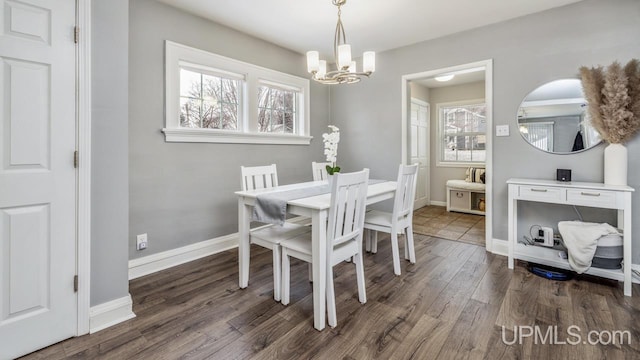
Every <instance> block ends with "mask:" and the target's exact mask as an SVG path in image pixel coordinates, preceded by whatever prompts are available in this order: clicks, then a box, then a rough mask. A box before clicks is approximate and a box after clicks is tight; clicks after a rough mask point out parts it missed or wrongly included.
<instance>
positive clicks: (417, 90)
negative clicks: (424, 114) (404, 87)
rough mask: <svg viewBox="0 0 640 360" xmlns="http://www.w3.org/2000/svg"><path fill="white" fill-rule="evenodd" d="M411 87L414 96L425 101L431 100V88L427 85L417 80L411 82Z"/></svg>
mask: <svg viewBox="0 0 640 360" xmlns="http://www.w3.org/2000/svg"><path fill="white" fill-rule="evenodd" d="M409 89H410V91H411V96H410V97H412V98H415V99H418V100H422V101H424V102H427V103H428V102H429V88H428V87H426V86H422V85H420V84H418V83H415V82H410V83H409Z"/></svg>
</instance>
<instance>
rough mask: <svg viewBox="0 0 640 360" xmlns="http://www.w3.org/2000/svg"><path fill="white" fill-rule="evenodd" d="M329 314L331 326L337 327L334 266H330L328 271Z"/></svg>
mask: <svg viewBox="0 0 640 360" xmlns="http://www.w3.org/2000/svg"><path fill="white" fill-rule="evenodd" d="M327 313H328V314H327V315H328V318H329V319H328V323H329V326H331V327H336V326H337V325H338V317H337V315H336V295H335V290H334V288H333V266H329V268H328V269H327Z"/></svg>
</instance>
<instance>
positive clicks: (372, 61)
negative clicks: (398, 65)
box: [362, 51, 376, 73]
mask: <svg viewBox="0 0 640 360" xmlns="http://www.w3.org/2000/svg"><path fill="white" fill-rule="evenodd" d="M362 71H364V72H366V73H368V72H374V71H376V53H375V52H373V51H365V52H364V53H363V54H362Z"/></svg>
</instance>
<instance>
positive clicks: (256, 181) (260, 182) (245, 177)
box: [240, 164, 278, 191]
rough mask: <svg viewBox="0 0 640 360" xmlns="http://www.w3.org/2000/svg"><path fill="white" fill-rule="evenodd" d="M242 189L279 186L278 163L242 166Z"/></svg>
mask: <svg viewBox="0 0 640 360" xmlns="http://www.w3.org/2000/svg"><path fill="white" fill-rule="evenodd" d="M240 172H241V174H242V190H243V191H248V190H256V189H269V188H272V187H275V186H278V171H277V169H276V164H271V165H266V166H251V167H248V166H241V167H240Z"/></svg>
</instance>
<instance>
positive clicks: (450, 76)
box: [435, 74, 455, 82]
mask: <svg viewBox="0 0 640 360" xmlns="http://www.w3.org/2000/svg"><path fill="white" fill-rule="evenodd" d="M454 76H455V75H453V74H448V75H440V76H436V77H435V79H436V81H440V82H445V81H449V80H451V79H453V77H454Z"/></svg>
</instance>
